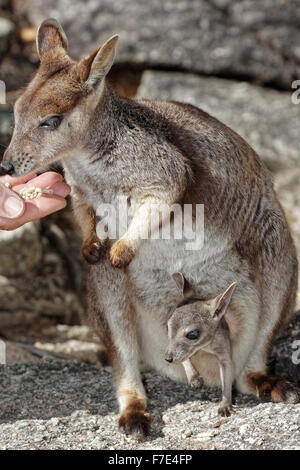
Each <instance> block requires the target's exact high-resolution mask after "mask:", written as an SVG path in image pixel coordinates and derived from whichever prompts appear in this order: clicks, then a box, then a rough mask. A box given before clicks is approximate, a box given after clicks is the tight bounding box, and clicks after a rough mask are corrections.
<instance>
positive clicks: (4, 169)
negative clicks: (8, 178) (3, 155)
mask: <svg viewBox="0 0 300 470" xmlns="http://www.w3.org/2000/svg"><path fill="white" fill-rule="evenodd" d="M14 171H15V168H14V166H13V164H12V163H11V162H2V163H1V164H0V176H2V175H12V174H13V172H14Z"/></svg>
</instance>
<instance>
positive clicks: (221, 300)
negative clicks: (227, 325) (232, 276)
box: [213, 282, 236, 320]
mask: <svg viewBox="0 0 300 470" xmlns="http://www.w3.org/2000/svg"><path fill="white" fill-rule="evenodd" d="M235 286H236V282H233V283H232V284H231V285H230V286H229V287H228V288H227V289H226V290H225V292H223V294H220V295H218V296H217V297H216V298H215V302H214V311H213V318H215V319H218V320H220V319H221V318H222V317H223V315H224V314H225V312H226V309H227V307H228V305H229V303H230V300H231V297H232V294H233V291H234V289H235Z"/></svg>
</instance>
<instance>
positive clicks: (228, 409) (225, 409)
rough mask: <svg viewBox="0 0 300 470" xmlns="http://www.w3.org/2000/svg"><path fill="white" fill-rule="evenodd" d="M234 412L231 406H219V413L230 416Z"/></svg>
mask: <svg viewBox="0 0 300 470" xmlns="http://www.w3.org/2000/svg"><path fill="white" fill-rule="evenodd" d="M231 413H232V409H231V407H230V406H220V407H219V408H218V414H219V415H220V416H230V415H231Z"/></svg>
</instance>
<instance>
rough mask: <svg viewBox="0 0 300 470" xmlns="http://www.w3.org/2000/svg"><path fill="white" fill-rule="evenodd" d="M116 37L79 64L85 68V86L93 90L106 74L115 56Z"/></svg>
mask: <svg viewBox="0 0 300 470" xmlns="http://www.w3.org/2000/svg"><path fill="white" fill-rule="evenodd" d="M117 42H118V35H117V34H116V35H115V36H112V37H111V38H110V39H108V41H106V43H105V44H103V46H102V47H101V48H100V49H97V50H96V51H94V52H92V54H91V55H90V56H89V57H86V58H85V59H83V61H81V63H80V64H79V65H80V66H81V67H83V68H84V67H85V68H86V72H87V73H86V85H87V87H88V88H90V89H91V88H94V87H95V86H97V85H98V83H99V82H101V80H102V79H103V78H104V77H105V76H106V75H107V74H108V72H109V70H110V68H111V66H112V64H113V62H114V58H115V55H116V45H117Z"/></svg>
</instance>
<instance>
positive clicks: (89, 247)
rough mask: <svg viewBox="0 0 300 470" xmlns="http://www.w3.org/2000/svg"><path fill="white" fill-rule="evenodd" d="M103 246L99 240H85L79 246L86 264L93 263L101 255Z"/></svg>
mask: <svg viewBox="0 0 300 470" xmlns="http://www.w3.org/2000/svg"><path fill="white" fill-rule="evenodd" d="M103 248H104V245H103V243H101V241H100V240H92V241H90V240H89V241H87V242H85V243H84V244H83V246H82V248H81V255H82V256H83V258H84V259H85V261H86V262H87V263H88V264H95V263H97V262H98V261H99V259H100V257H101V252H102V250H103Z"/></svg>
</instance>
